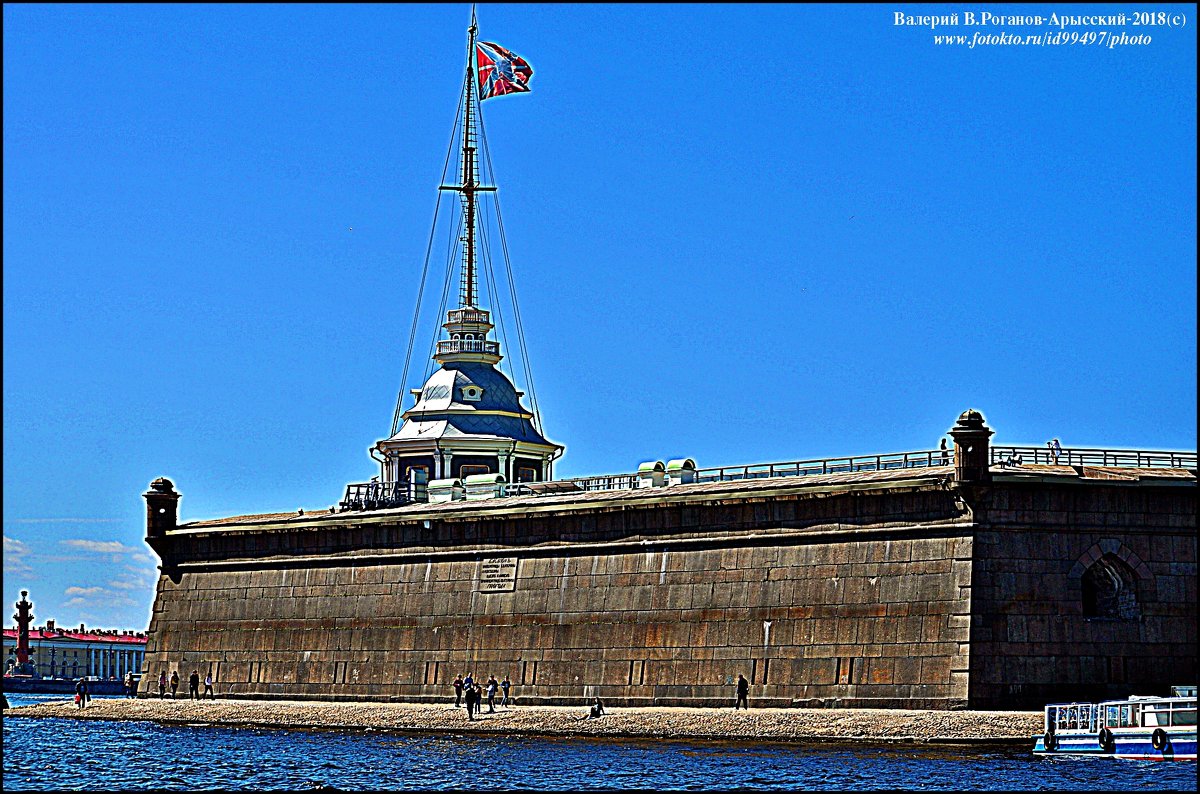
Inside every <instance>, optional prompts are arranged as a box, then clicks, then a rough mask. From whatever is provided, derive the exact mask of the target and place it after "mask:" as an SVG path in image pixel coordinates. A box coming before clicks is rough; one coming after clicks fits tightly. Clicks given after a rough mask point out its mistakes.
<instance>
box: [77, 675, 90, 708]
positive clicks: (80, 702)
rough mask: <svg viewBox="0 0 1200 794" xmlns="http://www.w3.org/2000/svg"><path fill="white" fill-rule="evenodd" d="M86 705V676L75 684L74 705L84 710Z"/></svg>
mask: <svg viewBox="0 0 1200 794" xmlns="http://www.w3.org/2000/svg"><path fill="white" fill-rule="evenodd" d="M87 704H88V685H87V676H84V677H83V678H81V679H79V680H78V681H76V682H75V705H76V706H77V707H79V708H81V709H86V708H87Z"/></svg>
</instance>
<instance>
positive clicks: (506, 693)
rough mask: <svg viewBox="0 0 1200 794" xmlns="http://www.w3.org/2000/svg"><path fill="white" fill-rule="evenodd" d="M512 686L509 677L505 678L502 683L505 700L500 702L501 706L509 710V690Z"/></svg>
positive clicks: (501, 687) (501, 689) (501, 688)
mask: <svg viewBox="0 0 1200 794" xmlns="http://www.w3.org/2000/svg"><path fill="white" fill-rule="evenodd" d="M511 686H512V684H511V683H509V680H508V676H504V680H503V681H501V682H500V691H501V692H503V693H504V698H503V699H502V700H501V701H500V705H502V706H504V708H508V688H509V687H511Z"/></svg>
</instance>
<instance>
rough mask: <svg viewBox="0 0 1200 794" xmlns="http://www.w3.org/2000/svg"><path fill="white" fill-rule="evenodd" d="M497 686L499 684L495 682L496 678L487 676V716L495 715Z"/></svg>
mask: <svg viewBox="0 0 1200 794" xmlns="http://www.w3.org/2000/svg"><path fill="white" fill-rule="evenodd" d="M499 686H500V684H499V683H498V682H497V681H496V676H494V675H489V676H488V682H487V696H488V714H495V713H496V689H497V688H498V687H499Z"/></svg>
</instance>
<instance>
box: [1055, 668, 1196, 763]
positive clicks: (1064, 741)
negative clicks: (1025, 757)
mask: <svg viewBox="0 0 1200 794" xmlns="http://www.w3.org/2000/svg"><path fill="white" fill-rule="evenodd" d="M1171 689H1172V697H1158V696H1153V695H1133V696H1131V697H1129V698H1127V699H1125V700H1106V701H1104V702H1101V703H1052V704H1050V705H1048V706H1046V714H1045V723H1044V729H1045V732H1044V733H1043V734H1042V735H1041V736H1040V737H1038V738H1037V741H1036V742H1035V744H1034V747H1033V751H1034V752H1035V753H1039V754H1044V755H1099V756H1109V757H1112V758H1139V759H1148V760H1156V761H1157V760H1164V761H1171V760H1174V761H1195V760H1196V687H1194V686H1191V687H1172V688H1171Z"/></svg>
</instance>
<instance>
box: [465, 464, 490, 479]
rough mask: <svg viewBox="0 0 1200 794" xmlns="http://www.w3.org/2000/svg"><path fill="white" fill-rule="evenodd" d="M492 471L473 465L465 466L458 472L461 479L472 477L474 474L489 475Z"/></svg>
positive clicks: (485, 467)
mask: <svg viewBox="0 0 1200 794" xmlns="http://www.w3.org/2000/svg"><path fill="white" fill-rule="evenodd" d="M489 471H491V469H489V468H488V467H487V466H477V465H475V464H473V463H466V464H463V467H462V468H461V469H459V470H458V476H459V477H463V478H465V477H470V476H471V475H472V474H487V473H488V472H489Z"/></svg>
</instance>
